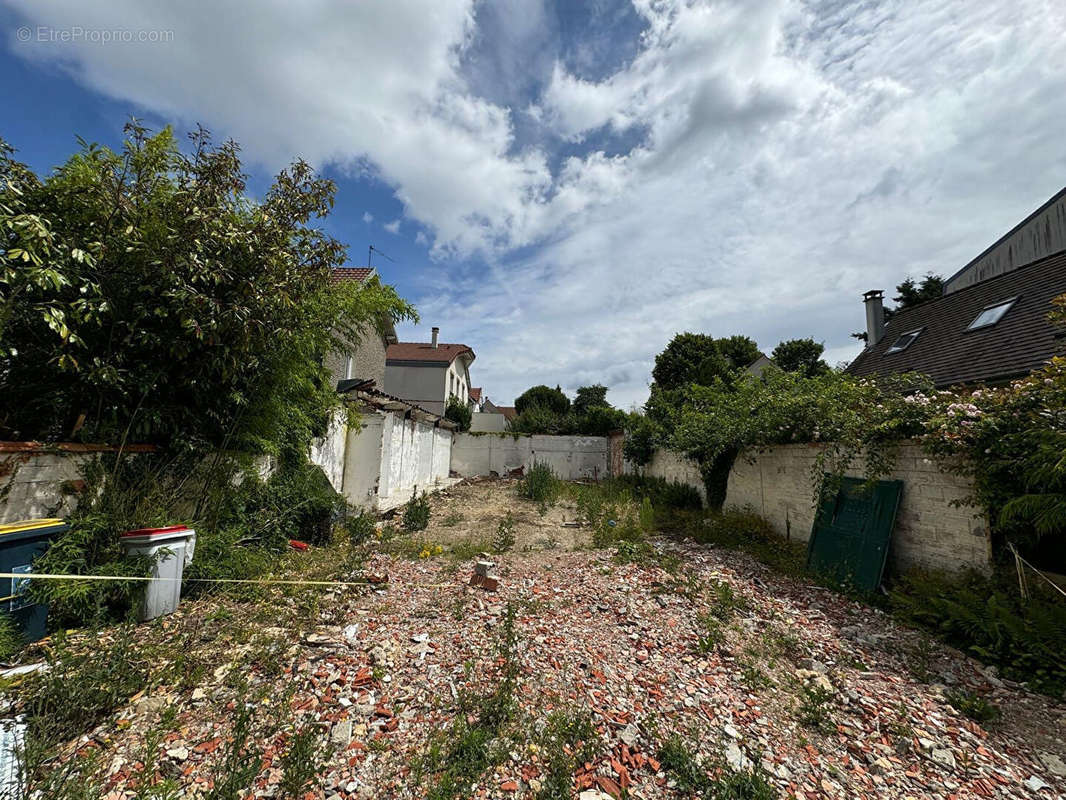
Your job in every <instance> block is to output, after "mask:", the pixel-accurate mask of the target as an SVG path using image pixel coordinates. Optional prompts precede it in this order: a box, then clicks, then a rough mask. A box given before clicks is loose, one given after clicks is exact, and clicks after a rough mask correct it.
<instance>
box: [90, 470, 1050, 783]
mask: <svg viewBox="0 0 1066 800" xmlns="http://www.w3.org/2000/svg"><path fill="white" fill-rule="evenodd" d="M508 512H510V513H511V516H512V519H513V520H514V523H515V539H516V543H515V546H514V548H513V550H512V551H510V552H508V553H506V554H503V555H500V556H497V557H495V558H496V562H497V566H496V571H497V572H498V574H499V575H500V577H501V585H500V589H499V591H498V592H495V593H491V592H484V591H482V590H479V589H473V588H469V587H468V586H467V585H466V583H467V580H468V578H469V576H470V573H471V568H472V565H473V562H472V561H469V560H464V561H458V560H457V559H456V558H453V557H449V554H448V550H449V549H451V548H453V547H455V548H457V549H458V550H459V551H460V552H466V551H468V550H471V549H473V548H474V547H475V545H472V544H471V543H480V542H484V541H487V540H489V539H491V537H492V534H493V531H494V530H495V529H496V527H497V525H498V523H499V520H500V519H501V518H503V517H505V516H506V514H507V513H508ZM575 516H576V511H575V509H573V508H572V507H568V506H565V505H561V504H560V505H557V506H555V507H554V508H551V509H549V510H547V512H546V513H544V514H541V513H540V511H539V510H538V508H537V507H536V505H535V504H533V503H530V502H527V501H523V500H520V499H519V498H518V497H517V496H516V493H515V484H514V482H509V481H485V482H480V483H473V484H467V485H464V486H460V487H456V488H453V489H451V490H449V491H448V492H447V494H446V495H444V496H442V497H439V498H436V499H434V500H433V514H432V517H431V524H430V526H429V528H427V529H426V530H425V531H423V532H421V533H419V534H416V536H417V537H419V539H420V540H424V541H427V542H430V541H432V542H437V543H440V544H441V547H442V550H443V551H444V552H443V553H442V554H441V555H440V556H431V557H422V558H419V557H407V558H405V557H401V556H398V555H388V554H385V553H377V554H374V555H372V556H370V558H369V559H368V560H367V561H366V562H365V563H364V564H363V565H362V566H361V570H362V574H366V575H368V576H373V577H374V578H375V579H380V578H383V577H385V576H387V577H388V582H387V583H382V584H377V585H375V586H374V587H370V588H366V589H363V588H345V589H336V590H331V591H328V592H325V593H322V592H317V593H306V592H285V593H280V594H273V595H270V596H269V597H270V600H271V605H269V606H264V605H263V603H262V601H260V602H259V603H250V602H249V603H239V602H236V601H234V600H232V599H217V598H215V599H212V600H209V601H207V600H205V601H200V602H192V603H186V604H185V605H183V607H182V609H181V610H180V612H179V613H178V614H177V615H175V616H173V617H171V618H170V619H168V620H167V621H165V622H163V623H161V624H160V625H158V626H156V627H155V628H150V627H148V626H142V628H141V629H139V632H138V635H139V636H140V637H142V638H144V639H146V640H148V639H156V640H167V639H170V640H172V641H178V642H181V643H183V644H182V648H183V650H184V652H185V653H186V657H188V658H190V659H192V660H193V661H195V660H196V659H197V658H200V662H199V667H198V668H196V669H193V668H192V667H191V666H186V667H185V668H183V675H182V676H180V677H179V676H172V677H170V678H168V679H166V680H165V681H163V682H162V683H160V685H158V686H155V687H154V688H153V689H152V690H151V691H149V692H148V693H146V694H145V695H144V696H142V697H138V698H137V699H136V700H135V702H133V703H131V704H130V705H129V706H128V707H126V708H124V709H123V710H122V711H120V712H119V715H118V719H117V720H114V719H112V720H108V721H107V722H105V723H104V724H103V725H101V726H100V727H99V728H97V729H96V730H95V731H93V732H92V733H91V734H89V735H86V736H84V737H82V738H81V739H79V740H78V741H77V742H74V743H72V747H71V749H70V752H71V753H73V752H74V751H75V750H77V751H81V752H83V753H84V752H85V751H98V752H99V753H100V754H102V755H103V757H104V758H103V763H105V764H106V765H107V766H106V772H107V777H106V786H105V787H104V790H105V792H106V794H105V796H107V797H109V798H119V797H131V796H134V794H135V792H134V789H135V787H136V786H138V785H142V786H143V783H139V782H143V781H144V775H143V764H144V760H145V757H144V749H143V747H144V745H143V743H144V741H145V731H146V730H149V729H155V730H159V731H161V736H162V738H161V740H160V741H159V742H158V743H157V745H156V750H157V752H155V753H154V756H155V757H156V758H157V760H156V762H155V763H154V764H153V767H152V769H153V775H154V776H155V778H154V779H157V780H162V779H171V780H173V781H175V783H176V784H177V785H178V786H180V792H181V793H182V794H181V796H188V797H193V796H202V795H204V794H206V793H207V792H208V791H209V790H210V788H211V787H212V786H216V785H217V784H218V782H219V780H220V779H221V776H222V775H224V774H225V770H224V768H223V767H224V763H225V761H226V757H227V753H229V752H232V751H233V748H234V745H233V741H232V732H233V727H234V719H235V718H236V716H237V711H238V710H239V709H241V708H246V707H248V705H249V704H251V708H252V709H253V711H254V716H255V722H254V725H255V726H258V727H255V730H256V734H255V736H254V741H255V746H256V748H258V749H257V750H256V755H257V758H258V759H259V761H258V762H257V766H258V768H257V769H256V770H255V772H256V775H255V777H254V779H253V781H252V786H253V788H252V790H251V792H250V793H249V794H251V795H254V796H255V797H272V796H276V797H280V796H282V793H281V790H280V789H279V784H280V783H281V782H282V781H283V779H285V778H286V776H287V775H290V774H291V773H292V765H291V761H292V758H291V756H290V755H287V754H290V753H291V752H292V748H293V741H294V736H295V734H296V733H297V732H298V731H300V730H307V729H309V728H310V729H313V730H316V731H319V732H320V737H319V741H320V742H328V743H329V748H328V752H327V751H325V750H323V749H322V748H319V749H318V750H316V754H315V755H314V756H308V757H307V758H308V759H310V760H312V761H313V760H314V759H315V758H320V759H321V764H319V765H317V766H316V771H317V773H318V775H319V778H320V781H321V783H320V787H319V788H317V789H315V790H314V793H313V794H312V795H310V796H312V797H324V798H331V799H333V800H336V799H337V798H372V797H374V798H376V797H424V796H427V795H428V796H433V797H486V798H490V797H491V798H549V797H568V796H571V794H572V796H577V795H578V793H579V792H584V793H585V794H584V795H582V798H583V800H585V798H598V799H599V798H604V797H611V796H620V795H621V794H622V793H623V792H625V793H627V794H626V796H628V797H630V798H649V799H650V798H685V797H692V796H694V795H696V794H699V793H701V792H702V791H704V790H705V789H706V788H707V787H708V786H724V785H726V784H725V782H726V781H728V780H731V779H732V778H731V777H730V776H733V778H735V777H736V776H738V775H739V776H745V775H749V774H751V773H752V771H753V770H756V771H757V772H758V774H759V775H760V776H761V777H760V779H759V780H760V781H761V782H760V783H759V784H758V785H759V786H761V787H763V788H764V789H766V790H767V791H768V792H770V794H735V795H728V796H737V797H763V796H781V797H789V796H796V797H802V798H821V797H828V798H860V797H867V798H873V797H893V798H895V797H898V798H918V797H921V798H945V799H946V798H969V797H1000V798H1006V797H1012V798H1013V797H1017V798H1023V797H1026V798H1028V797H1042V798H1050V797H1060V796H1063V793H1066V765H1064V763H1063V762H1064V761H1066V744H1064V740H1066V708H1064V707H1063V706H1062V705H1059V704H1056V703H1054V702H1052V701H1050V700H1049V699H1047V698H1045V697H1042V696H1039V695H1035V694H1032V693H1029V692H1027V691H1025V690H1024V689H1023V688H1021V687H1018V686H1016V685H1012V684H1008V683H1006V682H1004V681H1000V680H999V679H998V678H997V677H996V676H995V675H994V674H992V673H991V671H989V670H985V669H983V668H981V666H980V665H978V664H977V663H976V662H974V661H972V660H970V659H967V658H965V657H963V656H961V655H960V654H958V653H956V652H953V651H950V650H948V649H946V648H942V647H940V646H938V645H929V644H928V643H927V642H926V641H925V640H923V639H922V638H921V637H919V636H918V635H917V634H915V633H913V632H909V631H906V630H904V629H901V628H900V627H898V626H897V625H895V624H894V623H893V622H892V620H891V619H890V618H888V617H887V616H886V615H884V614H883V613H881V612H880V611H877V610H874V609H870V608H869V607H866V606H863V605H861V604H859V603H856V602H853V601H850V600H848V599H846V598H844V597H841V596H839V595H836V594H833V593H831V592H828V591H825V590H822V589H818V588H814V587H810V586H806V585H804V584H802V583H800V582H797V581H794V580H792V579H787V578H783V577H780V576H777V575H775V574H773V573H770V572H769V571H768V570H767V569H766V568H765V567H763V566H761V565H759V564H758V563H756V562H754V561H753V560H752V559H750V558H749V557H747V556H745V555H743V554H739V553H735V552H731V551H724V550H719V549H713V548H707V547H701V546H696V545H693V544H685V543H676V542H667V541H653V548H654V551H655V553H659V554H663V555H664V556H665V555H666V554H669V555H672V556H676V558H677V559H679V560H680V564H681V565H682V566H681V568H680V569H679V570H675V571H674V572H668V571H666V570H665V569H663V566H662V565H663V564H670V563H672V562H673V560H672V559H666V558H665V557H664V558H661V559H659V558H657V556H655V555H653V556H651V557H650V558H648V559H646V560H644V561H642V562H641V563H627V564H621V563H618V562H617V561H616V559H615V558H614V557H613V554H612V552H610V551H598V550H590V549H582V548H586V547H587V546H588V544H589V542H588V540H587V532H586V531H585V530H583V529H580V528H572V527H564V525H563V524H564V523H566V522H571V521H572V520H573V519H574V517H575ZM309 557H310V558H314V554H313V553H312V554H310V556H309ZM327 560H329V559H327ZM320 566H322V568H325V566H330V567H331V568H333V569H334V570H339V569H342V565H341V564H339V563H333V564H330V565H320ZM342 572H343V570H342ZM197 654H201V655H197ZM191 663H192V662H190V664H191ZM952 692H960V693H962V692H967V693H973V695H974V696H981V697H983V698H985V699H986V701H987V702H989V703H992V704H994V705H995V706H996V707H998V709H999V710H1000V712H1001V714H1002V716H1001V718H1000V719H998V720H997V721H994V722H988V723H986V724H979V723H977V722H975V721H973V720H971V719H968V718H967V717H965V716H964V715H963V714H961V713H960V712H959V711H957V710H956V708H955V707H953V705H952V704H951V703H950V702H948V698H949V695H950V694H951V693H952ZM966 696H971V695H969V694H968V695H966ZM250 713H251V712H250ZM664 745H665V747H664ZM220 765H221V766H220ZM220 770H221V771H220ZM692 775H698V776H702V777H700V778H699V781H704V783H700V782H699V781H697V783H695V784H693V783H692V778H691V776H692ZM686 776H688V777H686ZM453 790H454V791H453ZM737 791H739V790H737ZM752 791H754V790H752ZM235 796H239V795H235ZM715 796H717V795H715Z"/></svg>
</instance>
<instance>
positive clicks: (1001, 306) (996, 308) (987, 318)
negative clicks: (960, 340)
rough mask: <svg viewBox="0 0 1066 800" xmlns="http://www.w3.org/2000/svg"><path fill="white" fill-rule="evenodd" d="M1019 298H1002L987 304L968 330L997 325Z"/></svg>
mask: <svg viewBox="0 0 1066 800" xmlns="http://www.w3.org/2000/svg"><path fill="white" fill-rule="evenodd" d="M1017 299H1018V298H1017V297H1012V298H1010V299H1009V300H1000V301H999V302H998V303H993V304H992V305H990V306H985V307H984V309H983V310H982V311H981V313H980V314H978V315H977V319H975V320H974V321H973V322H971V323H970V327H968V328H967V329H966V330H968V331H975V330H977V329H978V328H987V327H989V326H990V325H995V324H996V323H997V322H999V321H1000V320H1001V319H1003V315H1004V314H1006V313H1007V312H1008V311H1010V307H1011V306H1012V305H1014V303H1015V301H1017Z"/></svg>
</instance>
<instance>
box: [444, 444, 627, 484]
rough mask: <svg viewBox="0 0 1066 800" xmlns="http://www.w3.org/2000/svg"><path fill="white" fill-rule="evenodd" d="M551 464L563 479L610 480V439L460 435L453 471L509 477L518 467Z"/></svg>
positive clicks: (454, 448) (455, 448)
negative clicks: (608, 446)
mask: <svg viewBox="0 0 1066 800" xmlns="http://www.w3.org/2000/svg"><path fill="white" fill-rule="evenodd" d="M537 463H542V464H548V465H549V466H550V467H551V468H552V470H554V472H555V474H556V475H558V476H559V477H560V478H562V479H563V480H579V479H589V478H591V479H593V480H598V479H600V478H605V477H607V474H608V472H607V437H605V436H539V435H535V436H526V435H514V434H510V433H503V434H495V433H483V434H476V435H475V434H470V433H458V434H456V435H455V441H454V442H453V444H452V458H451V469H452V471H453V472H455V473H456V474H457V475H461V476H462V477H471V476H474V475H490V474H492V473H496V474H497V475H506V474H507V473H508V472H510V471H511V470H514V469H518V468H519V467H523V468H524V469H529V468H530V467H532V466H533V464H537Z"/></svg>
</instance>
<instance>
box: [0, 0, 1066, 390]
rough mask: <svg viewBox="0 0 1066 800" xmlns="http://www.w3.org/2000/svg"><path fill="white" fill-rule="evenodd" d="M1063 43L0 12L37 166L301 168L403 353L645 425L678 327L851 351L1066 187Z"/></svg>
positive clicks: (346, 13) (351, 14) (836, 15)
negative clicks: (401, 315)
mask: <svg viewBox="0 0 1066 800" xmlns="http://www.w3.org/2000/svg"><path fill="white" fill-rule="evenodd" d="M108 38H110V39H112V41H105V40H106V39H108ZM1064 38H1066V5H1064V4H1062V3H1056V2H1042V1H1041V0H1014V1H1013V2H1010V3H1007V2H1002V0H998V1H997V0H908V1H907V2H899V1H898V0H882V1H878V0H860V1H859V2H844V1H843V0H829V2H821V3H818V2H802V1H800V0H729V1H723V2H707V3H704V2H688V3H686V2H672V1H671V0H632V2H625V1H624V0H617V2H614V1H609V0H587V2H575V0H558V1H557V2H551V0H482V2H474V1H473V0H381V2H371V1H370V0H363V1H362V2H343V1H342V0H334V1H331V0H306V1H305V2H293V1H292V0H256V2H246V3H240V2H227V3H217V2H209V1H208V0H184V1H183V2H181V3H174V2H169V1H164V0H109V2H107V3H95V4H87V3H84V2H83V0H0V42H2V52H0V87H2V90H3V97H4V103H3V111H2V112H0V137H2V138H4V139H7V140H8V141H9V142H10V143H11V144H13V145H14V146H15V147H16V148H18V150H19V154H20V156H21V158H22V159H23V160H25V161H27V162H29V163H30V164H31V165H32V166H34V167H35V168H36V169H38V170H39V171H45V170H47V169H49V168H50V167H52V166H54V165H55V164H57V163H59V162H60V161H62V160H63V159H64V158H65V157H66V156H67V155H69V153H70V152H71V151H72V150H73V149H74V148H75V146H76V137H77V136H82V137H84V138H86V139H89V140H92V141H99V142H102V143H105V144H111V145H114V144H116V143H117V142H118V141H119V140H120V137H121V128H122V124H123V122H124V121H125V120H126V119H127V118H128V116H129V115H131V114H133V115H136V116H138V117H142V118H144V119H145V120H146V121H147V122H148V123H149V124H151V125H153V126H157V127H158V126H161V125H164V124H168V123H169V124H173V125H174V126H175V127H176V129H178V130H179V131H187V130H188V129H190V128H191V127H192V126H193V125H195V124H196V123H203V124H204V125H206V126H207V127H209V128H210V129H211V130H212V131H213V132H214V133H215V134H216V136H217V137H219V138H222V137H232V138H234V139H236V140H237V141H238V142H240V144H241V145H242V147H243V152H244V155H245V158H246V160H247V166H248V169H249V172H250V173H251V176H252V181H251V184H250V186H251V189H252V191H253V192H255V191H262V189H263V188H264V187H265V186H267V185H268V182H269V176H270V175H271V174H273V173H274V172H276V171H277V170H278V169H279V168H281V167H282V166H283V165H284V164H286V163H287V162H289V161H290V160H291V159H293V158H294V157H302V158H305V159H307V160H309V161H311V162H312V163H314V164H315V165H316V166H317V167H318V168H319V169H321V170H322V171H323V172H324V173H326V174H327V175H329V176H330V177H332V178H333V179H335V180H336V181H337V184H338V187H339V195H338V201H337V210H336V213H335V215H334V216H333V217H331V218H330V220H328V221H327V223H326V227H327V228H328V229H329V230H330V232H331V233H333V234H334V235H335V236H337V237H338V238H340V239H342V240H343V241H345V242H347V243H348V244H349V245H350V246H351V250H350V256H351V261H352V263H353V264H355V265H359V264H364V263H365V262H366V253H367V246H368V245H369V244H373V245H374V246H375V247H377V248H379V249H380V250H382V251H383V252H385V253H387V254H388V255H389V256H390V257H392V259H393V261H392V262H389V261H385V260H384V259H380V258H379V257H375V258H377V259H378V260H377V261H376V264H375V265H376V266H378V267H379V270H380V272H381V273H382V275H383V276H384V277H385V279H386V280H387V281H388V282H391V283H394V284H395V285H396V286H397V288H398V289H399V290H400V291H401V293H403V294H404V295H405V296H406V297H408V298H409V299H410V300H412V301H414V302H415V303H416V304H417V306H418V308H419V311H420V312H421V315H422V322H421V324H420V325H417V326H410V327H409V328H408V329H406V330H403V331H401V338H404V339H417V338H423V337H426V338H428V331H429V327H430V326H431V325H439V326H440V327H441V330H442V339H444V340H447V341H462V342H465V343H467V344H469V345H471V346H472V347H473V348H474V349H475V350H476V352H477V360H476V362H475V364H474V367H473V379H474V383H475V384H480V385H482V386H484V387H485V390H486V392H487V393H488V394H489V395H490V396H491V397H492V398H494V399H496V400H497V401H498V402H510V401H511V400H512V399H513V397H514V395H515V394H516V393H518V392H520V391H522V390H523V389H525V388H527V387H528V386H530V385H532V384H535V383H549V384H552V385H554V384H555V383H561V384H562V385H563V387H564V388H566V389H568V390H571V391H572V390H573V389H574V388H576V387H577V386H580V385H582V384H586V383H595V382H598V383H604V384H606V385H608V386H609V387H610V390H611V391H610V394H609V396H608V397H609V399H611V400H612V401H613V402H615V404H617V405H621V406H624V407H627V406H629V405H630V404H631V403H633V402H640V401H642V400H643V399H644V398H645V397H646V394H647V384H648V381H649V372H650V369H651V366H652V362H653V359H654V356H655V354H656V353H657V352H658V351H659V350H661V349H662V347H663V346H664V345H665V344H666V343H667V342H668V341H669V339H670V338H671V336H673V335H674V334H675V333H676V332H678V331H683V330H691V331H702V332H707V333H711V334H713V335H715V336H724V335H730V334H733V333H743V334H746V335H748V336H751V337H752V338H754V339H755V340H756V341H758V343H759V344H760V345H761V346H762V347H763V348H764V349H765V350H767V351H769V350H770V349H771V348H773V346H774V345H775V344H776V343H777V342H778V341H780V340H781V339H784V338H792V337H802V336H814V337H815V338H816V339H818V340H820V341H823V342H825V344H826V347H827V351H828V356H829V358H830V360H831V361H834V362H836V361H841V360H846V359H848V358H850V357H852V356H854V354H855V353H856V350H857V348H856V344H855V342H854V340H853V339H851V338H849V335H848V334H849V333H850V332H851V331H855V330H859V329H861V328H862V325H863V313H862V308H861V294H862V292H863V291H865V290H866V289H870V288H885V289H891V288H892V287H893V286H895V285H896V284H897V283H899V281H900V280H902V279H903V278H905V277H907V276H921V275H922V274H923V273H925V272H927V271H930V270H932V271H936V272H940V273H942V274H945V275H948V274H951V273H953V272H954V271H955V270H957V269H958V268H959V267H961V266H962V265H963V264H964V263H965V262H966V261H968V260H969V259H970V258H972V257H973V256H975V255H977V253H978V252H980V251H981V250H982V249H983V248H984V247H986V246H987V245H988V244H990V243H991V242H992V241H994V240H995V239H996V238H998V236H999V235H1001V234H1002V233H1004V232H1005V231H1006V230H1007V229H1008V228H1010V227H1011V226H1012V225H1013V224H1015V223H1016V222H1018V221H1019V220H1021V219H1022V218H1023V217H1024V216H1025V215H1026V214H1027V213H1028V212H1030V211H1031V210H1033V209H1034V208H1036V207H1037V206H1038V205H1040V204H1041V203H1042V202H1043V201H1044V200H1046V199H1047V198H1048V197H1050V196H1051V195H1052V194H1054V193H1055V192H1056V191H1057V190H1058V189H1061V188H1062V187H1063V185H1066V137H1064V134H1063V126H1064V121H1066V48H1064V47H1063V46H1062V43H1063V41H1064ZM115 40H126V41H115Z"/></svg>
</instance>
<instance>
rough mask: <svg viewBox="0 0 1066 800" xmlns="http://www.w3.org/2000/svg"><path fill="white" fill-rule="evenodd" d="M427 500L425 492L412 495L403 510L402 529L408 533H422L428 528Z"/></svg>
mask: <svg viewBox="0 0 1066 800" xmlns="http://www.w3.org/2000/svg"><path fill="white" fill-rule="evenodd" d="M429 514H430V510H429V498H428V497H427V496H426V493H425V492H422V494H421V495H418V494H412V495H411V500H410V502H409V503H408V504H407V505H406V506H404V509H403V523H402V524H403V529H404V530H405V531H407V532H408V533H413V532H414V531H424V530H425V529H426V528H427V527H428V526H429Z"/></svg>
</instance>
